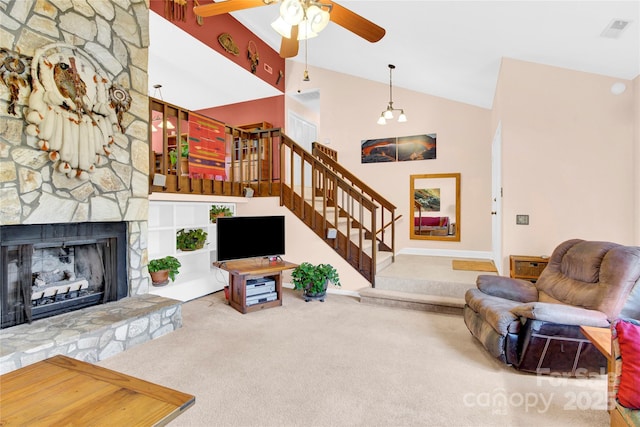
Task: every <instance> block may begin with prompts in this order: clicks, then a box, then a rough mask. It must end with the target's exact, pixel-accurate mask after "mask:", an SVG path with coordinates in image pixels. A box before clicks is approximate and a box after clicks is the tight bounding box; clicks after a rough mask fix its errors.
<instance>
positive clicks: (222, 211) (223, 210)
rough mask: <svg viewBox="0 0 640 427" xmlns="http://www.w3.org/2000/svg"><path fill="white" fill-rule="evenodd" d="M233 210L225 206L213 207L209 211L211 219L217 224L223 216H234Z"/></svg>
mask: <svg viewBox="0 0 640 427" xmlns="http://www.w3.org/2000/svg"><path fill="white" fill-rule="evenodd" d="M232 215H233V212H232V211H231V208H230V207H228V206H223V205H212V206H211V209H210V210H209V219H210V220H211V222H212V223H215V222H216V221H217V220H218V218H220V217H221V216H232Z"/></svg>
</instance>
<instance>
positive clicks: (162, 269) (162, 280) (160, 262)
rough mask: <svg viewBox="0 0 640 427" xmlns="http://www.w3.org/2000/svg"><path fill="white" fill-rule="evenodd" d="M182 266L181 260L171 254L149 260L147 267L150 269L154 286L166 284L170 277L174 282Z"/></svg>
mask: <svg viewBox="0 0 640 427" xmlns="http://www.w3.org/2000/svg"><path fill="white" fill-rule="evenodd" d="M181 266H182V264H180V261H178V259H177V258H176V257H173V256H171V255H169V256H166V257H164V258H156V259H152V260H151V261H149V265H148V266H147V268H148V269H149V274H150V275H151V282H152V284H153V286H164V285H166V284H167V283H169V279H171V281H172V282H174V281H175V280H176V275H177V274H178V273H179V271H178V268H180V267H181Z"/></svg>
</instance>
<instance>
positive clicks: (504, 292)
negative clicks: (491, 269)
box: [476, 274, 538, 302]
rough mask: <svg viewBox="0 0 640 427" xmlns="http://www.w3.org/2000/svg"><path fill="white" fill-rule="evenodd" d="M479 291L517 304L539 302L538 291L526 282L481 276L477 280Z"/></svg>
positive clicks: (501, 277) (488, 275) (486, 275)
mask: <svg viewBox="0 0 640 427" xmlns="http://www.w3.org/2000/svg"><path fill="white" fill-rule="evenodd" d="M476 286H478V289H480V290H481V291H482V293H485V294H487V295H491V296H494V297H499V298H505V299H508V300H511V301H517V302H534V301H538V289H537V288H536V286H535V285H534V284H533V283H531V282H528V281H526V280H521V279H512V278H510V277H504V276H493V275H490V274H481V275H479V276H478V278H477V279H476Z"/></svg>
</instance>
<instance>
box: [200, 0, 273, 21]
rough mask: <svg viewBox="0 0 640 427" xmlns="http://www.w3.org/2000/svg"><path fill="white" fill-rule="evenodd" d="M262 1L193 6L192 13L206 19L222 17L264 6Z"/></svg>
mask: <svg viewBox="0 0 640 427" xmlns="http://www.w3.org/2000/svg"><path fill="white" fill-rule="evenodd" d="M266 4H267V3H265V2H264V1H263V0H227V1H221V2H218V3H210V4H205V5H201V6H195V7H194V8H193V13H195V14H196V15H198V16H202V17H205V18H206V17H208V16H215V15H222V14H224V13H229V12H235V11H236V10H242V9H251V8H252V7H258V6H265V5H266Z"/></svg>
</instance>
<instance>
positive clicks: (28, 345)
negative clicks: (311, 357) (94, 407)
mask: <svg viewBox="0 0 640 427" xmlns="http://www.w3.org/2000/svg"><path fill="white" fill-rule="evenodd" d="M181 304H182V303H181V302H180V301H175V300H172V299H168V298H163V297H159V296H156V295H152V294H145V295H137V296H134V297H130V298H124V299H121V300H120V301H116V302H111V303H107V304H102V305H99V306H94V307H89V308H86V309H83V310H80V311H76V312H71V313H66V314H61V315H58V316H55V317H50V318H47V319H41V320H36V321H34V322H33V323H31V324H26V323H25V324H22V325H18V326H14V327H12V328H8V329H3V330H1V331H0V341H2V345H1V346H0V374H4V373H6V372H10V371H13V370H15V369H18V368H21V367H23V366H27V365H30V364H32V363H35V362H38V361H40V360H44V359H46V358H48V357H51V356H54V355H57V354H64V355H67V356H69V357H73V358H75V359H78V360H83V361H86V362H91V363H93V362H97V361H100V360H103V359H106V358H107V357H110V356H113V355H114V354H117V353H120V352H122V351H125V350H127V349H129V348H131V347H133V346H135V345H138V344H142V343H144V342H147V341H149V340H152V339H155V338H158V337H160V336H162V335H164V334H167V333H169V332H172V331H174V330H176V329H178V328H180V327H182V310H181Z"/></svg>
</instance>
